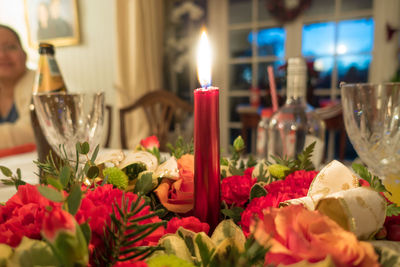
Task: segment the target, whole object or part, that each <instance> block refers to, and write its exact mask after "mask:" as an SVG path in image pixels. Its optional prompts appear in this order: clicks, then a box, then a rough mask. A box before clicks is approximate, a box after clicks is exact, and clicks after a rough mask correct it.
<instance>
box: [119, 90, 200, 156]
mask: <svg viewBox="0 0 400 267" xmlns="http://www.w3.org/2000/svg"><path fill="white" fill-rule="evenodd" d="M138 108H143V110H144V112H145V114H146V119H147V123H148V125H149V128H150V135H155V136H157V138H158V140H159V141H160V149H161V150H164V149H165V148H166V144H167V142H168V140H167V134H168V132H169V130H170V129H171V128H172V123H173V122H174V121H179V119H181V118H180V117H179V115H185V114H190V113H193V106H192V105H191V104H190V103H188V102H186V101H184V100H182V99H180V98H179V97H178V96H176V95H175V94H173V93H171V92H169V91H166V90H156V91H153V92H150V93H147V94H145V95H144V96H142V97H141V98H139V99H138V100H137V101H136V102H135V103H133V104H131V105H129V106H127V107H124V108H121V109H120V110H119V116H120V135H121V146H122V148H123V149H128V143H127V137H126V119H125V116H126V114H128V113H129V112H132V111H134V110H136V109H138Z"/></svg>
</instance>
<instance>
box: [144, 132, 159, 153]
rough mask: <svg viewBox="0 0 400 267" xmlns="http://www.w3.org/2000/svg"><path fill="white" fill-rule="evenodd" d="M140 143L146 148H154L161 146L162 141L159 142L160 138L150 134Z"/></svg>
mask: <svg viewBox="0 0 400 267" xmlns="http://www.w3.org/2000/svg"><path fill="white" fill-rule="evenodd" d="M140 144H141V145H142V146H143V147H144V148H146V149H150V150H152V149H153V148H155V147H156V148H160V142H158V138H157V136H155V135H152V136H149V137H147V138H145V139H142V140H141V141H140Z"/></svg>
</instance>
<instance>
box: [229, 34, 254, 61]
mask: <svg viewBox="0 0 400 267" xmlns="http://www.w3.org/2000/svg"><path fill="white" fill-rule="evenodd" d="M250 36H251V30H232V31H230V32H229V51H230V56H231V57H233V58H238V57H251V55H252V52H251V38H250Z"/></svg>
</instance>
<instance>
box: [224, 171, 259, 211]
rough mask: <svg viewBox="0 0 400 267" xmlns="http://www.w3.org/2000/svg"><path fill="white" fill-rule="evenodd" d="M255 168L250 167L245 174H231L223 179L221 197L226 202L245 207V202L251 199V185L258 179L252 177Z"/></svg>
mask: <svg viewBox="0 0 400 267" xmlns="http://www.w3.org/2000/svg"><path fill="white" fill-rule="evenodd" d="M253 169H254V168H248V169H247V170H246V171H245V173H244V175H243V176H238V175H234V176H229V177H226V178H225V179H223V180H222V183H221V199H222V200H223V201H225V202H226V204H228V205H231V204H234V203H235V204H236V205H237V206H240V207H244V204H246V202H247V201H248V200H249V196H250V190H251V187H252V186H253V185H254V183H255V182H256V179H252V178H251V174H252V172H253Z"/></svg>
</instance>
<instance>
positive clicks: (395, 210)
mask: <svg viewBox="0 0 400 267" xmlns="http://www.w3.org/2000/svg"><path fill="white" fill-rule="evenodd" d="M399 214H400V207H398V206H397V205H396V204H394V203H392V204H389V205H388V206H387V209H386V216H388V217H390V216H397V215H399Z"/></svg>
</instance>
